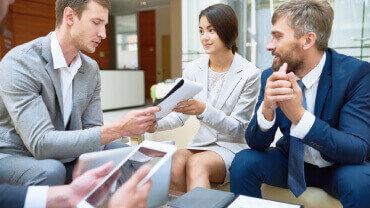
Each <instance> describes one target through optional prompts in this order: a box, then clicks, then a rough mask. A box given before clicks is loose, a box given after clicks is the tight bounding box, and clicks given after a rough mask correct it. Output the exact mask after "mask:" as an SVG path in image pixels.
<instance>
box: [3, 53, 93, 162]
mask: <svg viewBox="0 0 370 208" xmlns="http://www.w3.org/2000/svg"><path fill="white" fill-rule="evenodd" d="M19 53H20V52H19ZM23 53H24V52H22V53H20V54H17V55H14V54H11V55H9V56H7V57H6V58H4V60H3V61H2V62H1V64H0V83H1V85H0V95H1V97H2V99H3V102H4V104H5V106H6V109H7V111H8V113H9V115H10V117H11V120H12V122H13V124H14V127H15V129H16V130H17V133H18V134H19V136H20V137H21V138H22V139H23V143H24V145H25V146H26V147H27V149H28V150H29V151H30V152H31V154H32V155H33V156H34V157H35V158H37V159H44V158H58V159H62V158H69V157H77V156H79V155H80V154H82V153H84V152H92V151H97V150H99V147H100V128H99V127H94V128H90V129H87V130H78V131H57V130H56V129H55V128H54V125H53V123H52V121H51V118H50V114H49V111H48V109H47V107H46V105H45V102H44V100H43V97H42V96H41V95H40V93H41V92H42V90H43V89H42V88H43V87H45V86H42V84H41V82H40V79H50V78H49V77H48V75H47V74H46V73H39V74H37V71H38V70H35V69H33V67H39V66H40V65H42V64H40V63H37V61H39V60H38V59H35V60H28V61H27V60H24V59H22V57H23V56H24V54H23ZM29 56H30V55H29ZM33 62H35V63H33ZM66 147H68V148H66Z"/></svg>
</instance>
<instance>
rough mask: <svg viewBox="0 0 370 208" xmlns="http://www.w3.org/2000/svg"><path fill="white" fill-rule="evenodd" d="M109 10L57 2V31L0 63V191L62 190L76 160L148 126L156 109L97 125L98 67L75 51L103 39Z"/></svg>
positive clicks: (70, 0) (95, 3)
mask: <svg viewBox="0 0 370 208" xmlns="http://www.w3.org/2000/svg"><path fill="white" fill-rule="evenodd" d="M109 9H110V1H109V0H57V1H56V19H57V22H56V30H55V31H53V32H51V33H50V34H48V35H47V36H46V37H41V38H38V39H36V40H33V41H31V42H29V43H26V44H23V45H21V46H18V47H16V48H14V49H12V50H11V51H10V52H9V53H8V54H7V55H6V56H5V57H4V58H3V60H2V61H1V62H0V167H1V168H0V183H11V184H17V185H36V184H37V185H40V184H48V185H58V184H63V183H64V182H65V181H70V180H69V178H70V175H71V172H72V171H71V170H72V168H73V166H74V163H75V158H76V157H78V156H79V155H81V154H82V153H85V152H93V151H99V150H101V149H102V147H103V146H104V145H105V149H109V148H117V147H122V145H120V144H119V143H117V142H116V143H113V144H112V143H111V142H112V141H114V140H116V139H118V138H120V137H122V136H132V135H138V134H142V133H144V132H145V131H146V130H148V129H149V127H150V125H151V124H152V123H153V121H154V119H155V115H154V112H157V111H159V110H160V109H159V108H158V107H152V108H147V109H145V110H141V111H132V112H129V113H127V114H126V115H125V116H123V117H122V118H121V119H120V120H118V121H116V122H113V123H111V124H108V125H103V116H102V109H101V102H100V75H99V67H98V65H97V63H96V62H95V61H94V60H92V59H91V58H89V57H88V56H86V55H84V54H83V53H81V52H80V51H84V52H87V53H93V52H94V51H95V48H96V47H97V46H98V45H99V43H100V41H101V39H105V38H106V33H105V26H106V24H107V22H108V12H109ZM122 144H123V143H122ZM66 168H67V171H66ZM66 177H67V180H66Z"/></svg>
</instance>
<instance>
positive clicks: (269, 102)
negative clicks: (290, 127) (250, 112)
mask: <svg viewBox="0 0 370 208" xmlns="http://www.w3.org/2000/svg"><path fill="white" fill-rule="evenodd" d="M287 67H288V64H287V63H284V64H283V65H282V66H281V67H280V69H279V71H277V72H274V73H273V74H272V75H271V76H270V77H269V78H268V79H267V82H266V87H265V95H264V100H263V106H262V114H263V115H264V117H265V118H266V119H267V120H270V121H272V120H273V117H274V112H275V109H276V108H277V107H279V108H280V110H281V111H282V112H283V113H284V114H285V116H286V117H287V118H288V119H289V120H290V121H291V122H292V123H293V124H298V122H299V121H300V119H301V118H302V116H303V114H304V111H305V109H304V108H303V104H302V100H303V98H302V90H301V88H300V87H299V85H298V83H297V80H296V78H295V75H294V73H293V72H290V73H289V74H287Z"/></svg>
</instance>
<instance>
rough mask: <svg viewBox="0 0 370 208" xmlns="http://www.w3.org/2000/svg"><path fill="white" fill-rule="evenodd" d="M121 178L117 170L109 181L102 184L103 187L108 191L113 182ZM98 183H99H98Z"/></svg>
mask: <svg viewBox="0 0 370 208" xmlns="http://www.w3.org/2000/svg"><path fill="white" fill-rule="evenodd" d="M120 176H121V171H120V170H117V171H116V172H115V173H114V174H113V175H112V176H111V177H109V179H108V180H107V181H106V182H105V183H104V184H105V186H106V187H107V188H108V189H110V188H111V186H112V185H113V183H114V182H116V181H117V180H118V178H119V177H120ZM99 182H100V181H99Z"/></svg>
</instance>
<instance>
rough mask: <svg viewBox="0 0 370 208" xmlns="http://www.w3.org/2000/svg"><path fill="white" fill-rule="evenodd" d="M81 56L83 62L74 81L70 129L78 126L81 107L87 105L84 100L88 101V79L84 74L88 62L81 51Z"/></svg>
mask: <svg viewBox="0 0 370 208" xmlns="http://www.w3.org/2000/svg"><path fill="white" fill-rule="evenodd" d="M80 57H81V62H82V64H81V67H80V68H79V69H78V72H77V73H76V75H75V77H74V79H73V83H72V94H73V108H72V114H71V125H70V130H74V128H75V127H76V126H77V124H76V123H75V121H78V120H79V119H77V118H76V116H79V115H81V110H82V109H80V108H81V107H82V106H85V105H86V103H82V102H86V97H87V85H88V80H86V79H85V76H84V75H85V72H86V70H85V65H86V64H85V60H84V59H83V57H82V54H81V53H80Z"/></svg>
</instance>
